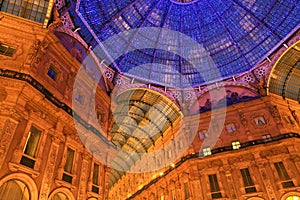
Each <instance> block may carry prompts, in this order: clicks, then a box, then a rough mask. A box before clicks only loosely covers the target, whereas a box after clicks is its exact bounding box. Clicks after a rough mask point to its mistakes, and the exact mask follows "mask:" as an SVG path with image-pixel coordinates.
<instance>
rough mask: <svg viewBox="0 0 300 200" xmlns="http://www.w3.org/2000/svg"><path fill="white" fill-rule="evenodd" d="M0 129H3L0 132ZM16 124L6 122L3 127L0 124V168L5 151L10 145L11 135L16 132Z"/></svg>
mask: <svg viewBox="0 0 300 200" xmlns="http://www.w3.org/2000/svg"><path fill="white" fill-rule="evenodd" d="M1 127H4V128H3V129H2V131H1ZM16 127H17V124H16V123H14V122H12V121H10V120H6V122H5V125H4V126H3V124H0V131H1V132H2V134H1V137H0V139H1V140H0V166H2V164H3V161H4V158H5V156H6V153H7V150H8V148H9V145H10V143H11V140H12V137H13V134H14V132H15V130H16Z"/></svg>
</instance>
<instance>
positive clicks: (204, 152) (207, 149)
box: [203, 147, 211, 156]
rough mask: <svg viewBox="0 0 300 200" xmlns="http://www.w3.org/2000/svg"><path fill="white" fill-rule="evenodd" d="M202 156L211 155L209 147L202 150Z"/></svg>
mask: <svg viewBox="0 0 300 200" xmlns="http://www.w3.org/2000/svg"><path fill="white" fill-rule="evenodd" d="M203 155H204V156H210V155H211V149H210V148H209V147H207V148H204V149H203Z"/></svg>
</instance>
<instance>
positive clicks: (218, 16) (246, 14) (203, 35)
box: [78, 0, 300, 88]
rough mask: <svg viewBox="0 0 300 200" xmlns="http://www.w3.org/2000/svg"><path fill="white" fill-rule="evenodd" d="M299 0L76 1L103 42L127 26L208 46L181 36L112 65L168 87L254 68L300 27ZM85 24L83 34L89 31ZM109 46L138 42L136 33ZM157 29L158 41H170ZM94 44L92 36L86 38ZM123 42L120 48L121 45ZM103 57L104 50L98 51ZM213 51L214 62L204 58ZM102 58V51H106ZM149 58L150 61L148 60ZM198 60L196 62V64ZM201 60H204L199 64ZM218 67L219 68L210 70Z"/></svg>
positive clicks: (130, 28)
mask: <svg viewBox="0 0 300 200" xmlns="http://www.w3.org/2000/svg"><path fill="white" fill-rule="evenodd" d="M299 13H300V3H299V0H268V1H266V0H251V1H249V0H198V1H190V2H185V3H180V2H179V1H174V0H172V1H171V0H118V1H116V0H101V1H100V0H89V1H81V2H79V3H78V14H79V15H80V16H81V19H82V20H83V21H84V22H85V25H87V26H88V27H89V30H90V31H91V32H92V33H93V34H94V36H96V38H97V40H98V42H103V41H106V40H107V39H109V38H110V37H113V36H114V35H116V34H118V33H121V32H123V31H127V30H133V29H136V28H144V27H157V28H165V29H169V30H173V31H176V32H179V33H180V34H184V35H186V36H188V37H190V38H191V39H192V40H194V41H196V42H197V43H198V44H199V45H200V46H201V47H202V48H203V49H202V50H204V51H205V53H204V55H202V54H203V51H202V50H200V51H199V48H195V49H193V46H188V47H185V46H187V45H186V44H185V43H184V41H183V40H182V39H181V38H179V39H175V40H174V44H169V45H170V48H173V47H174V48H176V49H177V50H178V49H179V50H178V51H177V52H183V51H187V52H186V53H187V54H188V55H189V56H188V59H186V58H183V57H182V56H180V53H174V52H168V51H167V50H165V49H158V48H153V47H151V48H144V49H136V50H133V51H130V52H126V53H125V54H123V55H122V56H120V57H118V58H117V59H115V60H114V62H113V65H111V66H112V67H113V68H115V69H116V70H118V71H120V72H121V73H124V74H126V75H128V76H131V77H135V78H138V79H140V80H143V81H145V82H147V83H157V84H160V85H164V86H169V87H177V88H187V87H189V86H192V87H195V86H199V85H203V84H207V83H209V82H214V81H217V80H220V79H224V78H229V77H232V76H235V75H237V74H241V73H244V72H246V71H249V70H251V69H252V68H253V67H254V66H255V65H256V64H257V63H258V62H260V61H261V60H262V59H264V58H265V57H266V56H267V55H268V54H269V53H270V51H271V50H272V49H274V48H275V47H276V46H277V45H278V44H280V43H282V42H283V41H284V39H286V37H287V36H289V35H290V34H291V33H292V32H293V30H295V29H296V28H297V27H298V28H299V22H300V15H299ZM83 31H84V29H82V30H81V34H83V35H84V34H85V33H84V32H83ZM138 32H139V30H136V33H135V34H132V38H130V39H124V40H125V42H121V43H120V44H118V43H116V44H114V45H113V47H111V49H112V50H111V49H110V48H108V49H106V50H107V52H108V53H110V51H114V49H118V48H124V45H127V47H126V48H127V49H130V47H131V46H134V45H135V44H133V41H134V36H135V35H136V34H138ZM162 35H163V34H158V35H157V37H156V38H154V40H155V41H154V43H155V44H156V45H157V46H159V44H163V43H165V42H166V41H164V40H165V38H164V37H163V36H162ZM88 42H89V43H91V44H95V40H94V39H90V41H88ZM121 45H122V47H120V46H121ZM99 56H100V57H101V55H99ZM207 56H209V58H210V59H211V60H212V62H213V65H212V64H206V62H203V59H204V58H206V57H207ZM102 57H103V56H102ZM149 63H150V64H149ZM192 63H196V65H195V64H194V65H193V64H192ZM199 63H200V64H199ZM212 68H214V69H215V70H212Z"/></svg>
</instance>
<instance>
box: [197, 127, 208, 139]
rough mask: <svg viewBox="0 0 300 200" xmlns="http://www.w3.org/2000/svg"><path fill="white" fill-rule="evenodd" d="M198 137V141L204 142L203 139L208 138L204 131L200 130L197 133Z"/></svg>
mask: <svg viewBox="0 0 300 200" xmlns="http://www.w3.org/2000/svg"><path fill="white" fill-rule="evenodd" d="M198 135H199V139H200V140H204V139H205V138H208V133H207V130H206V129H203V130H200V131H199V132H198Z"/></svg>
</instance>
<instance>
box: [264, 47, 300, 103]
mask: <svg viewBox="0 0 300 200" xmlns="http://www.w3.org/2000/svg"><path fill="white" fill-rule="evenodd" d="M299 85H300V41H298V42H296V43H295V44H294V45H292V46H291V47H290V48H289V49H287V50H286V51H285V52H284V53H283V54H282V56H281V57H280V58H279V59H278V61H277V62H276V64H275V65H274V67H273V69H272V72H271V75H270V78H269V82H268V89H269V92H271V93H274V94H277V95H280V96H282V97H283V98H290V99H293V100H296V101H298V102H300V90H299Z"/></svg>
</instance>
